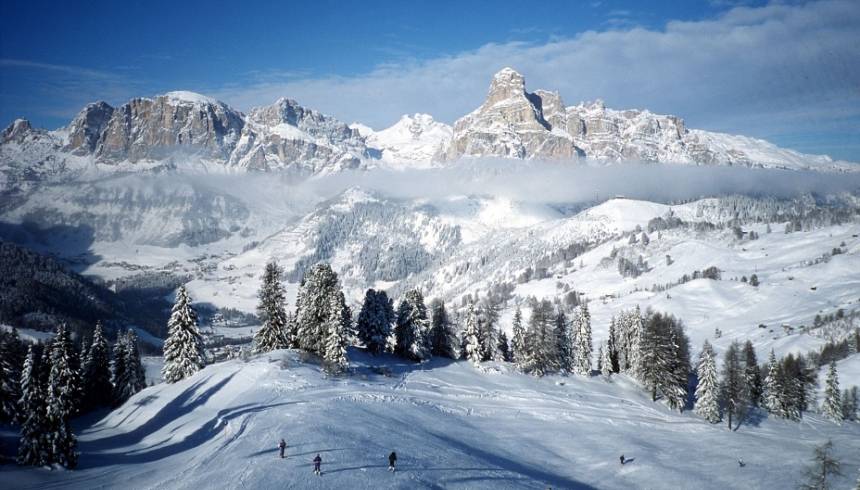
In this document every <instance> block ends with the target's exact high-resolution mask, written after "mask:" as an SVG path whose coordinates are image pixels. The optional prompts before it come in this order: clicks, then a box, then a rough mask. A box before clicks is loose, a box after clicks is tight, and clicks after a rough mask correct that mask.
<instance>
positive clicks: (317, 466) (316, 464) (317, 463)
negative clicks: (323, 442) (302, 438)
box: [314, 454, 322, 476]
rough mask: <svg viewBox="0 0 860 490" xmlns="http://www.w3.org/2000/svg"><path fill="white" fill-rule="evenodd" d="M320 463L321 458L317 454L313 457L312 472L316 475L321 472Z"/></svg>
mask: <svg viewBox="0 0 860 490" xmlns="http://www.w3.org/2000/svg"><path fill="white" fill-rule="evenodd" d="M321 464H322V458H321V457H320V455H319V454H317V457H316V458H314V474H315V475H317V476H319V475H321V474H322V471H321V470H320V465H321Z"/></svg>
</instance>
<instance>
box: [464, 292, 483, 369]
mask: <svg viewBox="0 0 860 490" xmlns="http://www.w3.org/2000/svg"><path fill="white" fill-rule="evenodd" d="M463 352H464V353H465V356H466V359H467V360H469V361H470V362H472V363H473V364H475V365H476V366H477V365H478V364H480V363H481V360H482V359H483V352H482V350H481V341H480V339H479V338H478V315H477V313H476V312H475V304H474V303H471V302H470V303H469V306H467V307H466V324H465V326H464V329H463Z"/></svg>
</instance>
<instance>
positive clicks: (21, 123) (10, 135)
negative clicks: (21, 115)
mask: <svg viewBox="0 0 860 490" xmlns="http://www.w3.org/2000/svg"><path fill="white" fill-rule="evenodd" d="M32 130H33V127H32V126H30V121H28V120H26V119H15V121H13V122H12V124H10V125H9V126H7V127H6V129H4V130H3V132H2V133H0V143H8V142H13V141H14V142H16V143H21V142H22V141H24V138H26V137H27V135H28V134H29V133H30V132H31V131H32Z"/></svg>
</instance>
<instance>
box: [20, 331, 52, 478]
mask: <svg viewBox="0 0 860 490" xmlns="http://www.w3.org/2000/svg"><path fill="white" fill-rule="evenodd" d="M20 406H21V414H22V421H21V439H20V442H19V443H18V464H22V465H33V466H43V465H46V464H48V463H49V462H50V461H51V457H50V452H51V448H50V444H49V441H48V440H47V434H46V432H47V430H48V421H47V420H46V417H45V394H44V391H43V390H42V386H41V383H40V382H39V377H38V374H37V369H36V355H35V353H34V352H33V346H32V345H31V346H30V347H29V349H28V351H27V357H26V358H25V360H24V367H23V369H22V371H21V400H20Z"/></svg>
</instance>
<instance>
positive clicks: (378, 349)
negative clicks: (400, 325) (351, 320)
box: [356, 289, 396, 355]
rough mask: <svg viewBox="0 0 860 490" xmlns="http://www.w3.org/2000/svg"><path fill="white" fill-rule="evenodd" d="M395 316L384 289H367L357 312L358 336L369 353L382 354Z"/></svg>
mask: <svg viewBox="0 0 860 490" xmlns="http://www.w3.org/2000/svg"><path fill="white" fill-rule="evenodd" d="M395 320H396V317H395V315H394V307H393V306H392V305H391V300H390V299H389V298H388V295H387V294H386V293H385V291H376V290H375V289H368V290H367V292H366V293H365V294H364V303H362V305H361V311H360V312H359V314H358V322H357V324H356V328H357V330H358V338H359V340H361V341H362V342H363V343H364V345H365V347H367V350H368V352H370V353H371V354H375V355H378V354H382V353H383V352H385V345H386V342H387V341H388V337H389V336H390V335H391V333H392V325H393V324H394V321H395Z"/></svg>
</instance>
